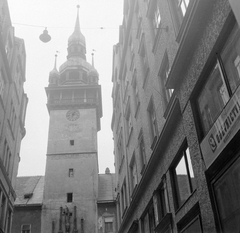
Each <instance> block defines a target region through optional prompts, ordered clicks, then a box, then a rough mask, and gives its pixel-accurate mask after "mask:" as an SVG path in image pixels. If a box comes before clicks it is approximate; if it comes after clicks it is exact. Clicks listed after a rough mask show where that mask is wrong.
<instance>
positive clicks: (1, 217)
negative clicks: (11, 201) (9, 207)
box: [0, 193, 6, 229]
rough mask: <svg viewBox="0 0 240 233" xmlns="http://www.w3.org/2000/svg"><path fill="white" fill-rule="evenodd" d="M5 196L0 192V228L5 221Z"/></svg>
mask: <svg viewBox="0 0 240 233" xmlns="http://www.w3.org/2000/svg"><path fill="white" fill-rule="evenodd" d="M5 209H6V197H5V196H4V194H3V193H2V200H1V196H0V228H1V229H3V227H4V221H5V213H6V212H5Z"/></svg>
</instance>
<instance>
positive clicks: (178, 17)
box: [168, 0, 191, 33]
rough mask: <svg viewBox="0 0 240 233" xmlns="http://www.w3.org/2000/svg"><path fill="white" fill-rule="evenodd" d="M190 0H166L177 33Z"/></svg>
mask: <svg viewBox="0 0 240 233" xmlns="http://www.w3.org/2000/svg"><path fill="white" fill-rule="evenodd" d="M190 2H191V0H168V3H169V5H170V10H171V14H172V18H173V23H174V27H175V31H176V32H177V33H178V31H179V30H180V27H181V24H182V22H183V18H184V16H185V15H186V12H187V9H188V7H189V5H190Z"/></svg>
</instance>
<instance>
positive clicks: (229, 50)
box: [222, 26, 240, 92]
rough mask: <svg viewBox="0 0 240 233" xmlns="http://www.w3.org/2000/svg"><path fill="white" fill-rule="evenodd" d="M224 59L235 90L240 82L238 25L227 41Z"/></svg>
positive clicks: (231, 85)
mask: <svg viewBox="0 0 240 233" xmlns="http://www.w3.org/2000/svg"><path fill="white" fill-rule="evenodd" d="M222 59H223V63H224V68H225V70H226V73H227V77H228V80H229V83H230V87H231V90H232V92H234V91H235V90H236V89H237V87H238V85H239V84H240V30H239V27H237V26H236V27H235V28H234V29H233V31H232V33H231V35H230V37H229V39H228V41H227V43H226V47H225V48H224V50H223V53H222Z"/></svg>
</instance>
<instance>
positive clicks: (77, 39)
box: [68, 5, 86, 60]
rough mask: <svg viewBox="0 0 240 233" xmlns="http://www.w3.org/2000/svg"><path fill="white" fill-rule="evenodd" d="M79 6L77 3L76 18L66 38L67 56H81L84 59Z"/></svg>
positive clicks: (84, 43)
mask: <svg viewBox="0 0 240 233" xmlns="http://www.w3.org/2000/svg"><path fill="white" fill-rule="evenodd" d="M79 8H80V6H79V5H77V19H76V23H75V28H74V31H73V33H72V35H71V36H70V37H69V38H68V58H70V57H76V56H77V57H82V58H83V59H84V60H86V42H85V37H84V35H83V34H82V32H81V30H80V22H79Z"/></svg>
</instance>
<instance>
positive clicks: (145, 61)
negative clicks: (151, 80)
mask: <svg viewBox="0 0 240 233" xmlns="http://www.w3.org/2000/svg"><path fill="white" fill-rule="evenodd" d="M139 54H140V57H141V65H142V72H143V78H144V82H143V86H144V85H145V82H146V79H147V77H148V72H149V64H148V58H147V53H146V48H145V36H144V34H143V35H142V38H141V42H140V51H139Z"/></svg>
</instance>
